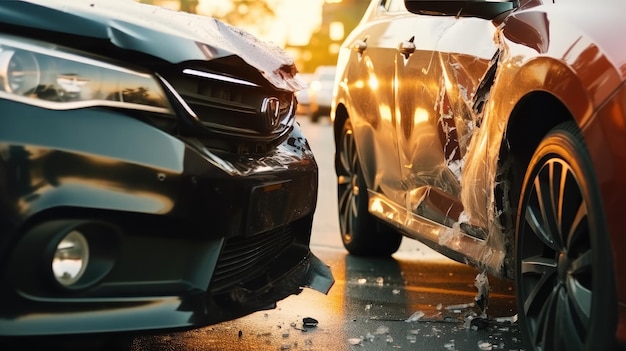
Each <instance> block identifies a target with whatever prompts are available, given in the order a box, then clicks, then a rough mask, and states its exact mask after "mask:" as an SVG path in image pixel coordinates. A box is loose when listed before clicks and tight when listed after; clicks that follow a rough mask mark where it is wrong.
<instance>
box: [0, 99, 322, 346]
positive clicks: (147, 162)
mask: <svg viewBox="0 0 626 351" xmlns="http://www.w3.org/2000/svg"><path fill="white" fill-rule="evenodd" d="M0 110H2V111H10V112H4V113H3V114H2V115H0V125H2V128H0V225H1V228H2V231H1V232H0V265H1V266H0V273H1V275H0V279H1V281H2V283H1V284H0V336H31V335H59V334H80V333H105V332H125V331H140V330H160V329H177V328H192V327H198V326H203V325H207V324H211V323H217V322H220V321H224V320H228V319H232V318H236V317H239V316H242V315H245V314H248V313H251V312H253V311H256V310H260V309H266V308H271V307H272V306H274V304H275V302H276V301H278V300H280V299H282V298H284V297H286V296H288V295H290V294H294V293H299V292H300V291H301V289H302V288H303V287H306V286H309V287H312V288H314V289H316V290H319V291H322V292H324V293H325V292H327V291H328V289H330V287H331V285H332V283H333V278H332V275H331V273H330V270H329V269H328V267H326V266H325V265H324V264H323V263H321V262H320V261H319V260H318V259H317V258H316V257H315V256H314V255H312V254H311V252H310V250H309V248H308V244H309V239H310V235H311V223H312V218H313V213H314V211H315V203H316V200H317V165H316V163H315V160H314V158H313V155H312V153H311V151H310V149H309V147H308V144H307V143H306V140H305V139H304V137H303V135H302V134H301V132H300V130H299V127H298V126H297V125H295V126H294V128H293V130H292V131H291V133H290V134H289V135H288V137H287V138H285V139H284V141H283V142H282V143H281V144H280V145H277V147H276V148H274V149H273V150H271V151H270V152H265V153H263V154H261V155H254V154H252V155H233V154H217V153H214V152H211V151H209V150H208V149H206V148H204V147H203V146H202V145H201V144H199V143H197V142H195V140H193V139H184V138H181V137H176V136H173V135H170V134H168V133H165V132H163V131H162V130H160V129H158V128H155V127H153V126H152V125H150V124H147V123H144V122H142V121H140V120H139V119H138V118H136V117H137V116H132V117H131V116H130V115H125V114H123V113H120V112H119V111H112V110H107V109H95V108H94V109H84V110H71V111H54V110H47V109H42V108H37V107H32V106H27V105H23V104H19V103H15V102H10V101H5V100H2V101H0ZM73 226H74V227H80V228H85V230H87V231H90V232H89V233H88V235H87V237H88V239H89V241H90V242H91V244H92V246H93V248H94V249H93V253H92V256H93V260H92V262H94V265H93V267H94V268H92V270H93V272H91V271H90V272H89V273H90V274H87V276H88V279H87V280H86V281H85V282H81V284H79V285H77V287H76V288H69V289H68V288H67V287H63V286H60V285H59V284H57V282H55V280H54V278H53V276H52V273H51V268H50V266H51V259H52V256H53V255H54V249H55V247H56V246H55V245H56V243H58V240H59V235H60V234H59V233H61V232H62V231H63V230H64V229H63V228H70V227H73Z"/></svg>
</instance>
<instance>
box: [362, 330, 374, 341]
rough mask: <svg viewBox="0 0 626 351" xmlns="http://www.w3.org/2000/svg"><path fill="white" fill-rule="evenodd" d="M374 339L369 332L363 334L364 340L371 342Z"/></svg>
mask: <svg viewBox="0 0 626 351" xmlns="http://www.w3.org/2000/svg"><path fill="white" fill-rule="evenodd" d="M374 339H376V336H375V335H374V334H372V333H370V332H367V334H365V340H367V341H369V342H373V341H374Z"/></svg>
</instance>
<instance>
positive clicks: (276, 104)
mask: <svg viewBox="0 0 626 351" xmlns="http://www.w3.org/2000/svg"><path fill="white" fill-rule="evenodd" d="M261 114H262V115H263V117H265V123H266V125H267V126H268V127H271V128H275V127H276V126H277V125H278V122H279V121H280V100H279V99H278V98H276V97H268V98H265V99H263V104H261Z"/></svg>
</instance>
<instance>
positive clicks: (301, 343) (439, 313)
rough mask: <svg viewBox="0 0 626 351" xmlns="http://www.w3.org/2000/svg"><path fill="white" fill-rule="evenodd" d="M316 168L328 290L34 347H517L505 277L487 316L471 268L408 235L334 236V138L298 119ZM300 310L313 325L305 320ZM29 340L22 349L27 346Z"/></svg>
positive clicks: (494, 285) (317, 231)
mask: <svg viewBox="0 0 626 351" xmlns="http://www.w3.org/2000/svg"><path fill="white" fill-rule="evenodd" d="M299 121H300V123H301V124H302V126H303V128H304V131H305V134H306V136H307V138H308V139H309V143H310V144H311V147H312V149H313V152H314V153H315V154H316V159H317V161H318V164H319V167H320V193H319V196H318V207H317V212H316V216H315V220H314V225H313V237H312V241H311V248H312V250H313V252H314V253H315V254H316V255H317V256H318V257H319V258H320V259H322V260H323V261H324V262H325V263H326V264H328V265H330V267H331V269H332V271H333V274H334V277H335V280H336V282H335V285H334V286H333V288H332V289H331V291H330V292H329V294H328V295H323V294H321V293H318V292H316V291H312V290H309V289H305V290H304V291H303V292H302V293H301V294H300V295H297V296H291V297H289V298H287V299H285V300H283V301H280V302H279V303H278V307H277V308H276V309H273V310H267V311H261V312H257V313H254V314H252V315H249V316H246V317H243V318H240V319H238V320H234V321H229V322H225V323H221V324H217V325H213V326H209V327H206V328H201V329H197V330H192V331H187V332H180V333H168V334H159V335H144V336H133V337H131V338H130V339H128V340H125V342H124V343H123V344H122V345H120V344H117V343H114V344H112V345H109V344H102V343H100V342H98V341H95V342H94V341H93V340H84V339H77V340H72V339H67V340H65V341H64V342H63V343H62V344H54V343H46V344H45V345H34V347H35V349H39V350H52V349H59V350H96V349H98V350H102V349H106V350H108V349H120V348H121V347H122V346H123V348H124V349H127V350H132V351H165V350H177V351H178V350H180V351H187V350H188V351H191V350H204V351H213V350H215V351H224V350H229V351H237V350H246V351H253V350H263V351H266V350H307V351H313V350H320V351H326V350H333V351H343V350H348V351H349V350H376V351H379V350H398V349H400V350H448V351H451V350H521V349H523V347H522V342H521V336H520V333H519V330H518V328H517V324H516V323H511V321H513V320H514V316H515V315H516V310H515V298H514V296H513V292H514V286H513V282H511V281H501V280H497V279H495V278H493V277H488V278H489V281H488V282H489V286H490V299H489V304H488V308H487V310H486V313H485V314H482V312H481V311H480V309H479V308H478V307H477V306H476V304H475V303H474V301H475V297H476V296H477V288H476V287H475V285H474V279H475V277H476V276H477V273H478V272H477V271H476V270H475V269H473V268H471V267H468V266H465V265H462V264H459V263H456V262H453V261H451V260H448V259H447V258H445V257H443V256H440V255H439V254H437V253H435V252H433V251H431V250H430V249H428V248H426V247H424V246H422V245H420V244H418V243H416V242H414V241H411V240H409V239H404V241H403V244H402V246H401V247H400V250H399V251H398V252H397V253H396V254H394V255H393V257H392V258H388V259H371V258H370V259H368V258H359V257H354V256H350V255H348V254H347V252H346V251H345V250H344V249H343V246H342V244H341V239H340V236H339V234H338V231H339V228H338V224H337V223H338V222H337V204H336V192H335V191H336V185H335V184H336V183H335V176H334V169H333V156H334V143H333V141H332V128H331V125H330V122H329V121H328V119H321V120H320V122H319V123H317V124H311V123H310V122H309V121H308V120H307V119H306V118H305V117H299ZM305 318H312V319H313V320H314V321H313V322H316V323H317V324H316V325H315V326H308V325H307V324H305V323H304V320H305ZM32 347H33V345H27V348H25V349H33V348H32Z"/></svg>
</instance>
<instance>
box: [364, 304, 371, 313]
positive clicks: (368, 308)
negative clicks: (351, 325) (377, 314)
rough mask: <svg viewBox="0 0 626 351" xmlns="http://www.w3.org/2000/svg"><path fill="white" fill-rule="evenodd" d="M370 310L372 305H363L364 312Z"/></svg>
mask: <svg viewBox="0 0 626 351" xmlns="http://www.w3.org/2000/svg"><path fill="white" fill-rule="evenodd" d="M371 309H372V304H371V303H368V304H367V305H365V310H366V311H369V310H371Z"/></svg>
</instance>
